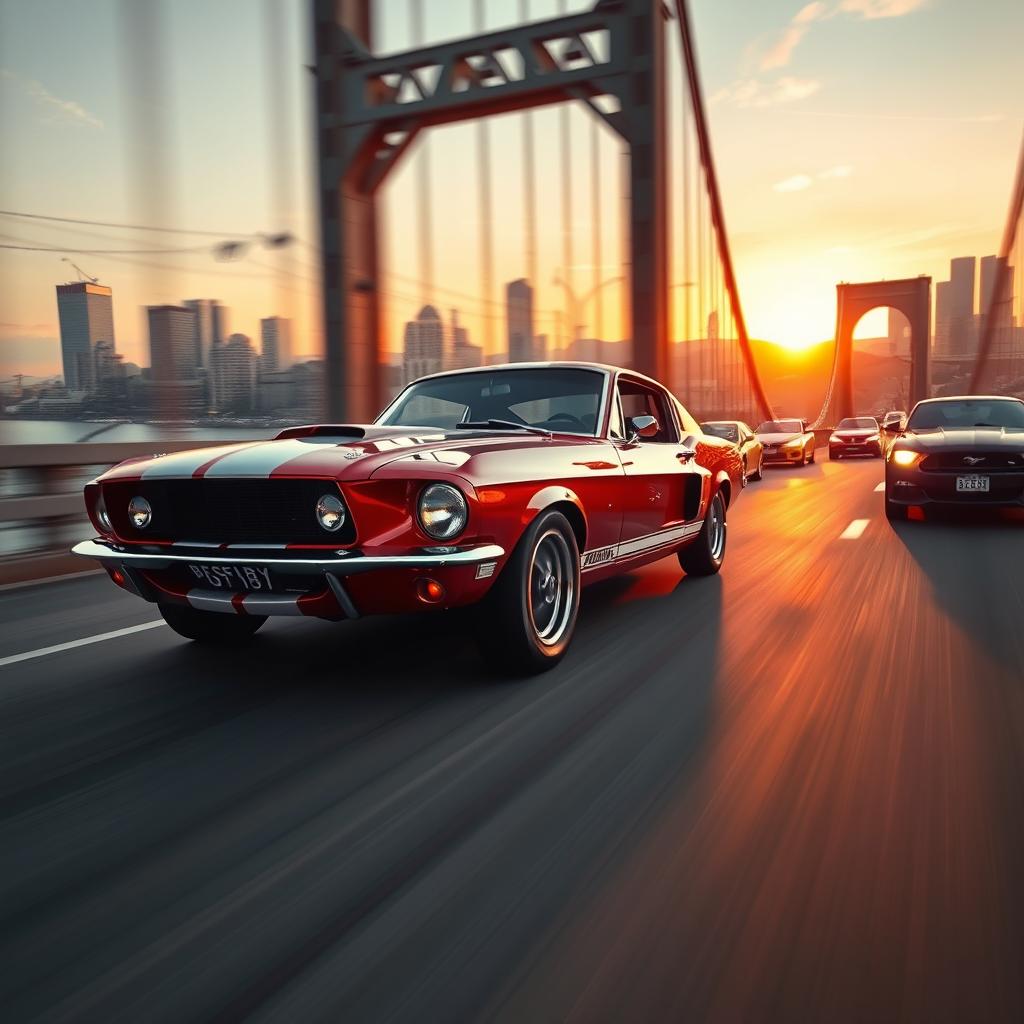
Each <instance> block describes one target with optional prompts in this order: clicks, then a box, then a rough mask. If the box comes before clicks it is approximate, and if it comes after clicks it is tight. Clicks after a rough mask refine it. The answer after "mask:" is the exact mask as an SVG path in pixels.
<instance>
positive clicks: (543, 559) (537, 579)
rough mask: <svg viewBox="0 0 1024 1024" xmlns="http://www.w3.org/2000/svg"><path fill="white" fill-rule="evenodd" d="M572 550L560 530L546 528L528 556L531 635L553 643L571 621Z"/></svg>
mask: <svg viewBox="0 0 1024 1024" xmlns="http://www.w3.org/2000/svg"><path fill="white" fill-rule="evenodd" d="M572 557H573V556H572V552H571V551H570V550H569V545H568V543H566V540H565V537H564V536H563V534H562V532H561V531H560V530H547V531H545V532H544V533H543V534H541V536H540V537H539V538H538V539H537V543H536V544H535V545H534V548H533V556H532V558H531V559H530V575H529V584H528V586H529V588H530V590H529V594H528V595H527V602H528V607H529V611H530V624H531V625H532V626H533V632H534V635H535V636H536V637H537V640H538V641H539V642H540V643H541V644H543V645H544V646H545V647H554V646H555V645H556V644H558V643H559V642H560V641H561V639H562V637H563V636H564V635H565V633H566V630H567V629H568V628H569V627H570V625H571V624H572V621H573V608H574V606H575V601H576V573H575V570H574V567H573V564H572Z"/></svg>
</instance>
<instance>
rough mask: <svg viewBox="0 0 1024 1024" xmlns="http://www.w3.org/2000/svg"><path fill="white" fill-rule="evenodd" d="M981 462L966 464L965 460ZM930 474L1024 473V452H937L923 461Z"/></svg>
mask: <svg viewBox="0 0 1024 1024" xmlns="http://www.w3.org/2000/svg"><path fill="white" fill-rule="evenodd" d="M968 458H969V459H980V460H981V461H980V462H974V463H971V462H965V461H964V460H965V459H968ZM921 469H922V470H923V471H924V472H926V473H928V472H946V473H949V472H952V471H954V470H955V471H956V472H958V473H1024V452H1020V453H1015V452H936V453H935V454H934V455H928V456H926V457H925V458H924V459H923V460H922V461H921Z"/></svg>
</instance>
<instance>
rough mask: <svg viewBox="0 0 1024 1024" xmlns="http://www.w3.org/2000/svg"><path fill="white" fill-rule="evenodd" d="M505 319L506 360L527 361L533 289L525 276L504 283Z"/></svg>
mask: <svg viewBox="0 0 1024 1024" xmlns="http://www.w3.org/2000/svg"><path fill="white" fill-rule="evenodd" d="M505 319H506V321H507V324H508V360H509V362H510V363H519V362H529V361H530V360H531V359H533V358H534V355H533V289H532V288H531V287H530V285H529V284H528V283H527V281H526V280H525V278H522V277H520V278H518V279H517V280H515V281H509V283H508V284H507V285H505Z"/></svg>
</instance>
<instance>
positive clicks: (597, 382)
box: [377, 367, 604, 436]
mask: <svg viewBox="0 0 1024 1024" xmlns="http://www.w3.org/2000/svg"><path fill="white" fill-rule="evenodd" d="M603 387H604V375H603V374H601V373H599V372H598V371H596V370H584V369H576V368H565V369H562V368H559V367H538V368H536V369H522V370H518V369H496V370H494V371H488V372H481V371H475V372H471V373H457V374H447V375H445V376H443V377H430V378H427V379H426V380H422V381H418V382H417V383H415V384H411V385H409V387H408V388H406V390H405V391H403V392H402V394H401V395H399V397H398V399H397V401H395V402H394V404H393V405H392V406H391V407H390V408H389V409H387V410H386V411H385V412H384V413H383V415H382V416H381V417H380V418H379V419H378V420H377V422H378V423H380V424H382V425H385V426H417V427H438V428H440V429H442V430H455V429H456V428H458V427H459V425H460V424H466V425H468V424H471V423H478V424H480V425H481V429H485V430H486V429H491V430H514V429H515V427H516V426H522V427H524V428H526V427H539V428H542V429H544V430H552V431H557V432H559V433H565V434H588V435H591V436H592V435H594V434H595V433H596V432H597V428H598V423H597V418H598V414H599V412H600V409H601V393H602V389H603ZM499 421H504V424H502V423H501V422H499Z"/></svg>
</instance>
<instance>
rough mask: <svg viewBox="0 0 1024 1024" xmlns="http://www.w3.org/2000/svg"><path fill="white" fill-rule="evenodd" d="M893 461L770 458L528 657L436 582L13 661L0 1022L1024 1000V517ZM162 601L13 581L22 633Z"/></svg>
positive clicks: (762, 1015) (4, 780)
mask: <svg viewBox="0 0 1024 1024" xmlns="http://www.w3.org/2000/svg"><path fill="white" fill-rule="evenodd" d="M879 472H880V469H879V466H878V464H877V463H876V462H865V463H852V462H844V463H842V464H841V465H837V464H833V463H828V462H826V463H824V464H822V463H819V464H817V465H814V466H809V467H807V468H806V469H803V470H789V469H783V470H779V471H776V472H772V473H769V474H768V477H767V479H766V480H765V482H764V483H763V484H756V485H752V486H751V487H750V488H749V489H748V490H747V492H746V494H745V495H744V496H743V500H741V501H740V502H738V503H737V504H736V505H735V507H734V509H733V514H732V517H731V523H730V550H729V555H728V559H727V563H726V568H725V570H724V571H723V574H722V575H721V576H720V577H714V578H710V579H701V580H697V579H685V578H683V577H682V576H681V575H680V573H679V571H678V568H677V566H676V564H675V561H674V559H665V560H664V561H662V562H659V563H657V564H655V565H653V566H651V567H649V568H648V569H646V570H644V571H642V572H640V573H637V574H634V575H632V576H628V577H625V578H623V579H621V580H616V581H612V582H610V583H609V584H608V585H598V586H597V587H595V588H593V589H590V590H588V591H587V592H586V595H585V600H584V609H583V613H582V618H581V622H580V631H579V634H578V636H577V640H576V644H575V646H574V648H573V651H572V652H571V654H570V656H569V657H568V658H567V659H566V661H565V662H564V663H563V664H562V665H561V666H559V667H558V668H556V669H555V670H554V671H553V672H552V673H551V674H549V675H546V676H544V677H542V678H540V679H537V680H534V681H527V682H524V683H508V682H501V681H487V680H486V679H484V678H482V674H481V670H480V664H479V661H478V660H477V658H476V655H475V652H474V651H473V649H472V647H471V646H470V644H469V642H468V640H467V639H466V637H467V635H468V629H467V627H466V622H465V620H462V619H456V618H449V617H448V616H444V615H438V616H437V617H433V616H420V617H418V618H410V619H405V620H389V619H380V620H363V621H359V622H355V623H348V624H345V625H343V626H333V625H329V624H323V623H314V622H301V621H293V620H288V621H273V622H271V623H270V624H269V625H268V627H267V629H266V631H265V633H263V634H261V635H260V636H259V637H258V638H257V640H256V641H255V643H254V645H253V647H252V649H251V651H248V652H245V651H243V652H238V651H235V652H231V653H228V652H223V653H216V652H213V653H211V652H210V651H209V650H200V649H199V648H196V647H194V646H190V645H188V644H186V643H183V642H181V641H180V640H179V639H177V638H175V637H173V636H172V635H171V634H170V631H168V630H149V631H146V632H143V633H137V634H134V635H130V636H125V637H123V638H120V639H116V640H111V641H109V642H107V643H103V644H97V645H95V646H92V647H89V648H87V649H85V650H78V651H74V652H67V653H59V654H54V655H53V656H50V657H48V658H46V659H44V660H37V661H35V662H32V663H31V664H26V665H17V666H10V667H7V668H5V669H4V685H3V686H2V687H0V716H2V717H0V720H2V723H3V724H2V730H3V732H2V735H3V740H2V745H0V750H2V758H3V762H2V765H0V767H2V771H0V905H2V906H3V908H4V913H3V919H4V924H3V931H2V934H0V957H2V959H3V963H4V964H5V970H4V971H3V972H2V974H0V1008H2V1009H3V1012H2V1016H3V1019H5V1020H12V1021H13V1020H18V1021H23V1020H33V1019H46V1020H62V1019H64V1020H71V1019H74V1020H102V1021H119V1020H124V1021H138V1020H142V1019H146V1020H158V1019H166V1020H195V1019H204V1020H205V1019H222V1020H226V1019H238V1018H239V1017H242V1016H246V1015H248V1016H251V1017H253V1018H254V1019H257V1020H261V1019H263V1020H302V1021H312V1020H335V1021H336V1020H345V1021H364V1020H408V1021H424V1020H456V1019H457V1020H467V1019H503V1020H510V1021H514V1020H560V1019H570V1020H579V1021H591V1020H609V1019H618V1020H624V1019H632V1020H682V1019H688V1020H722V1021H735V1020H755V1019H759V1020H766V1019H775V1020H796V1019H802V1020H829V1021H840V1020H854V1019H856V1020H883V1019H885V1020H891V1019H894V1018H898V1017H902V1018H904V1019H915V1020H928V1021H941V1020H948V1019H954V1018H959V1019H970V1020H987V1021H991V1020H1019V1019H1021V1018H1022V1016H1024V984H1022V980H1024V979H1022V975H1021V970H1022V964H1024V881H1022V876H1021V872H1020V870H1019V866H1020V864H1021V863H1022V862H1024V796H1022V789H1021V786H1020V779H1021V777H1022V769H1024V691H1022V688H1021V681H1022V679H1024V637H1022V631H1021V630H1020V628H1019V625H1020V622H1021V621H1022V619H1021V617H1022V613H1024V582H1022V580H1021V577H1020V573H1019V572H1018V571H1016V568H1015V567H1017V566H1019V565H1020V564H1021V563H1022V559H1024V532H1022V531H1021V528H1020V526H1021V524H1020V523H1019V522H1016V523H1014V522H988V523H979V524H970V523H965V524H961V523H958V524H954V525H950V524H942V523H906V524H899V525H898V526H897V528H896V529H895V530H894V529H892V528H891V527H889V526H888V524H886V523H885V522H884V518H883V516H882V509H881V496H880V495H878V494H875V493H874V490H873V488H874V486H875V484H876V483H877V480H878V474H879ZM854 518H869V519H870V520H871V523H870V526H869V528H868V529H867V530H866V531H865V532H864V534H863V535H862V536H861V537H860V538H858V539H856V540H850V541H841V540H840V539H839V536H840V534H841V532H842V531H843V529H844V527H845V526H846V525H848V524H849V522H850V521H851V519H854ZM147 614H151V613H150V612H149V609H148V608H146V607H145V606H140V604H139V602H138V601H137V600H135V599H133V598H132V597H131V596H130V595H127V594H122V593H121V592H119V591H117V590H115V589H114V588H112V587H111V586H110V585H109V581H107V580H106V579H102V578H84V579H79V580H74V581H69V582H67V583H58V584H49V585H45V586H42V587H39V588H36V589H29V590H23V591H15V592H6V593H3V594H0V622H2V623H3V626H2V627H0V657H2V656H8V655H11V654H15V653H18V652H19V651H25V650H29V649H34V648H38V647H42V646H45V645H46V644H52V643H54V642H58V641H61V640H71V639H73V638H75V637H81V636H86V635H92V634H95V633H100V632H102V631H103V630H104V629H109V628H110V625H111V624H115V625H119V626H130V625H132V624H134V623H140V622H143V621H145V620H146V616H147ZM55 622H59V623H60V627H59V629H57V630H56V633H57V635H54V632H55V631H54V629H53V623H55ZM62 633H63V634H64V635H61V634H62ZM399 635H400V636H401V637H402V642H401V643H396V642H395V638H396V637H397V636H399ZM43 638H45V640H44V639H43ZM40 666H42V667H43V669H44V671H40Z"/></svg>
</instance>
